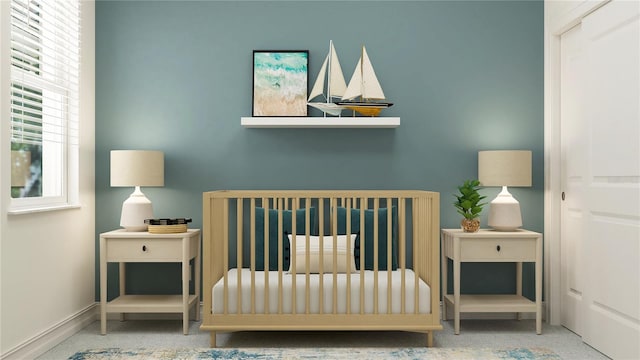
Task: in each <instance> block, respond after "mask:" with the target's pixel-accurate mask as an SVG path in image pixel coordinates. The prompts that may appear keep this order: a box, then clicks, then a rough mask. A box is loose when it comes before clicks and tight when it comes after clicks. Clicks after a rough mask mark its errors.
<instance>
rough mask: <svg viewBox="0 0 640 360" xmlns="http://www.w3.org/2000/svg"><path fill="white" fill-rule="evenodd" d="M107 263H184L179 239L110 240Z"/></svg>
mask: <svg viewBox="0 0 640 360" xmlns="http://www.w3.org/2000/svg"><path fill="white" fill-rule="evenodd" d="M107 261H126V262H154V261H182V241H180V240H179V239H113V238H112V239H109V245H108V247H107Z"/></svg>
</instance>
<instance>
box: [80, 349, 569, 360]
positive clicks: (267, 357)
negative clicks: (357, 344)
mask: <svg viewBox="0 0 640 360" xmlns="http://www.w3.org/2000/svg"><path fill="white" fill-rule="evenodd" d="M69 359H70V360H106V359H110V360H111V359H114V360H120V359H122V360H124V359H127V360H143V359H144V360H148V359H157V360H169V359H171V360H173V359H179V360H197V359H221V360H227V359H229V360H232V359H233V360H236V359H259V360H272V359H273V360H275V359H337V360H343V359H344V360H353V359H398V360H414V359H429V360H442V359H488V360H493V359H518V360H557V359H560V357H559V356H558V355H557V354H556V353H554V352H553V351H551V350H548V349H545V348H511V349H477V348H395V349H390V348H342V349H339V348H318V349H309V348H245V349H228V348H226V349H118V348H107V349H91V350H86V351H81V352H77V353H75V354H74V355H72V356H71V357H70V358H69Z"/></svg>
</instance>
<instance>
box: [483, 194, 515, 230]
mask: <svg viewBox="0 0 640 360" xmlns="http://www.w3.org/2000/svg"><path fill="white" fill-rule="evenodd" d="M489 226H490V227H491V228H493V229H495V230H497V231H515V230H517V229H518V228H519V227H521V226H522V214H521V213H520V203H519V202H518V200H516V199H515V198H514V197H513V196H512V195H511V193H509V191H508V190H507V187H506V186H503V187H502V191H501V192H500V194H498V196H496V198H495V199H493V201H491V206H490V207H489Z"/></svg>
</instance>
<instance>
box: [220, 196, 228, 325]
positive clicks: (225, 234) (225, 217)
mask: <svg viewBox="0 0 640 360" xmlns="http://www.w3.org/2000/svg"><path fill="white" fill-rule="evenodd" d="M222 223H223V224H224V225H223V230H222V231H223V237H224V238H225V239H226V240H227V241H225V242H224V243H223V246H222V254H223V257H222V259H223V260H222V263H223V265H222V266H223V269H224V313H225V315H226V314H228V313H229V199H225V200H224V207H223V209H222Z"/></svg>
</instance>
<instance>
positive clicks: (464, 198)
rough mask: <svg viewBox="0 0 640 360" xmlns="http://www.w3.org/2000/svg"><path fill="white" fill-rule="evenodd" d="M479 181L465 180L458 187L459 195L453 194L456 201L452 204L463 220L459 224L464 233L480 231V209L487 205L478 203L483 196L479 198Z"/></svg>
mask: <svg viewBox="0 0 640 360" xmlns="http://www.w3.org/2000/svg"><path fill="white" fill-rule="evenodd" d="M479 189H480V181H478V180H466V181H465V182H464V183H463V184H462V185H461V186H458V191H459V192H460V194H455V195H454V196H455V197H456V199H457V201H456V202H454V203H453V206H455V207H456V209H457V210H458V213H459V214H460V215H462V216H463V217H464V218H463V219H462V221H461V222H460V225H461V226H462V230H464V231H465V232H476V231H478V229H480V219H478V216H480V213H481V212H482V207H483V206H484V205H486V204H487V203H480V201H481V200H482V199H484V198H485V196H480V193H479V192H478V190H479Z"/></svg>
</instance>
